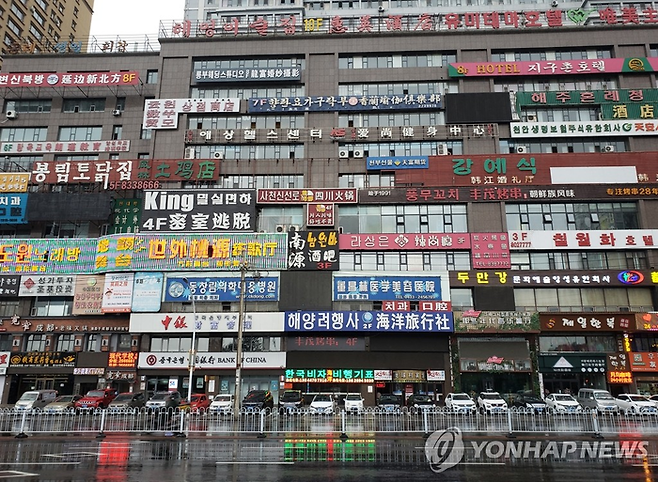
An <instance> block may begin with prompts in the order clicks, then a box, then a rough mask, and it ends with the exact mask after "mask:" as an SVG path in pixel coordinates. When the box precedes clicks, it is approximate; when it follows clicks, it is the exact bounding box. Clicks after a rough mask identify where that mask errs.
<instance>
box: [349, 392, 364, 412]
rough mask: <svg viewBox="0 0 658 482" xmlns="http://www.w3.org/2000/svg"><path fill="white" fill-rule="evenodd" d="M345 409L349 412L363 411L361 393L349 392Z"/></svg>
mask: <svg viewBox="0 0 658 482" xmlns="http://www.w3.org/2000/svg"><path fill="white" fill-rule="evenodd" d="M345 411H346V412H347V413H354V412H356V413H361V412H363V397H362V396H361V394H359V393H348V394H347V395H346V396H345Z"/></svg>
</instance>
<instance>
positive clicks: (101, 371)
mask: <svg viewBox="0 0 658 482" xmlns="http://www.w3.org/2000/svg"><path fill="white" fill-rule="evenodd" d="M73 374H74V375H93V376H97V377H102V376H103V375H105V368H74V369H73Z"/></svg>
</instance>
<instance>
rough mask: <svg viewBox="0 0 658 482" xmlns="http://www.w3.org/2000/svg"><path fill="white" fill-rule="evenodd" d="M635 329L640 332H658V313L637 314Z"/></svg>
mask: <svg viewBox="0 0 658 482" xmlns="http://www.w3.org/2000/svg"><path fill="white" fill-rule="evenodd" d="M635 327H636V328H637V329H638V330H639V331H658V312H655V311H650V312H648V313H636V314H635Z"/></svg>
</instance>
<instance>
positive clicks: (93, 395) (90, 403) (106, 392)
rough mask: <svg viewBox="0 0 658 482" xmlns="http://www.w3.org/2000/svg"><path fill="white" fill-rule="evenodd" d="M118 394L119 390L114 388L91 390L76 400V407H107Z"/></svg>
mask: <svg viewBox="0 0 658 482" xmlns="http://www.w3.org/2000/svg"><path fill="white" fill-rule="evenodd" d="M116 396H117V391H116V390H115V389H114V388H100V389H98V390H89V391H88V392H87V394H86V395H85V396H84V397H82V398H81V399H80V400H78V401H77V402H75V408H76V409H78V410H94V409H99V408H107V407H108V406H109V405H110V403H111V402H112V400H114V398H115V397H116Z"/></svg>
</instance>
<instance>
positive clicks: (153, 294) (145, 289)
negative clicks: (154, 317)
mask: <svg viewBox="0 0 658 482" xmlns="http://www.w3.org/2000/svg"><path fill="white" fill-rule="evenodd" d="M163 284H164V275H163V274H162V273H135V283H134V285H133V298H132V304H131V311H134V312H156V311H160V305H161V304H162V302H161V300H162V286H163Z"/></svg>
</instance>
